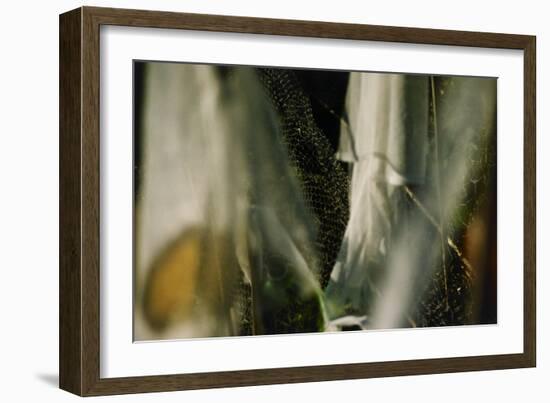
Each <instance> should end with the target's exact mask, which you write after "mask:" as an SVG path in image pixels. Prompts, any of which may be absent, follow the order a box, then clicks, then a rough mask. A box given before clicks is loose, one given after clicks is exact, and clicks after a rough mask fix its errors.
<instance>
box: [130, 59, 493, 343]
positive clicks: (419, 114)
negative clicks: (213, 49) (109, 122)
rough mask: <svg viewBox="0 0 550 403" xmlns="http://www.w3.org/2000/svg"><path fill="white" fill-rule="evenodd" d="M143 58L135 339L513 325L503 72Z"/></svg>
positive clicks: (137, 86)
mask: <svg viewBox="0 0 550 403" xmlns="http://www.w3.org/2000/svg"><path fill="white" fill-rule="evenodd" d="M133 63H134V65H133V74H134V77H133V87H134V88H133V91H134V94H133V95H134V97H133V99H134V104H133V119H134V121H133V125H134V138H133V144H134V146H133V154H134V155H133V163H134V166H133V178H134V179H133V180H134V181H133V187H134V211H133V237H134V259H133V260H134V312H133V323H134V329H133V333H134V340H135V341H149V340H172V339H187V338H207V337H220V336H221V337H229V336H255V335H256V336H259V335H281V334H296V333H317V332H343V331H373V330H389V329H400V328H427V327H442V326H466V325H489V324H496V323H497V258H496V256H497V246H496V245H497V239H496V238H497V194H496V193H497V192H496V189H497V164H496V161H497V136H496V132H497V127H496V110H497V109H496V108H497V79H496V78H494V77H469V76H468V77H467V76H442V75H429V74H407V73H388V72H358V71H333V70H330V71H329V70H316V69H292V68H279V67H277V68H273V67H249V66H225V65H206V64H190V63H174V62H161V61H138V60H135V61H134V62H133Z"/></svg>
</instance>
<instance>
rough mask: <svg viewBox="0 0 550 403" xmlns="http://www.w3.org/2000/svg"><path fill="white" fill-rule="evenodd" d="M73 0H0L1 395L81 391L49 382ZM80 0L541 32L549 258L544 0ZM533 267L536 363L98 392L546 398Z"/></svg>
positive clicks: (549, 123) (274, 398)
mask: <svg viewBox="0 0 550 403" xmlns="http://www.w3.org/2000/svg"><path fill="white" fill-rule="evenodd" d="M80 5H82V2H80V1H71V0H65V1H56V2H38V1H34V2H33V1H19V2H7V3H5V4H4V7H3V9H2V15H3V16H4V19H3V23H2V25H1V36H0V38H2V39H1V49H2V63H1V64H0V77H1V81H0V83H1V84H0V85H1V86H0V88H1V94H2V95H1V96H0V103H1V104H0V111H1V114H0V139H1V143H2V144H1V147H0V150H1V151H0V183H1V184H2V198H1V199H0V225H1V227H0V228H1V230H0V236H1V240H0V241H1V243H0V244H1V247H0V251H1V252H2V254H1V256H2V264H1V266H2V270H3V271H2V275H3V278H2V281H1V282H0V307H1V308H0V312H1V314H2V325H1V326H2V336H1V343H0V356H1V357H2V364H1V366H0V376H1V377H2V389H1V392H0V396H1V399H2V401H7V402H19V401H42V402H77V401H81V400H80V399H79V398H77V397H74V396H72V395H70V394H68V393H66V392H63V391H59V390H58V389H57V365H58V350H57V343H58V339H57V338H58V330H57V327H58V307H57V304H58V298H57V296H58V288H57V287H58V275H57V270H58V104H57V100H58V79H57V75H58V14H59V13H61V12H64V11H67V10H69V9H72V8H75V7H78V6H80ZM87 5H98V6H115V7H126V8H144V9H163V10H173V11H188V12H201V13H218V14H232V15H250V16H261V17H275V18H277V17H278V18H294V19H314V20H325V21H337V22H351V23H372V24H383V25H403V26H422V27H430V28H449V29H463V30H474V31H475V30H483V31H496V32H513V33H525V34H536V35H537V36H538V41H537V47H538V62H537V69H538V72H539V77H538V78H537V80H538V83H537V88H538V91H537V92H538V111H539V113H538V121H537V126H538V147H537V148H538V150H537V152H538V155H539V160H538V172H539V179H538V184H539V197H538V203H537V204H538V206H539V208H538V213H537V216H538V267H539V268H543V269H544V268H547V267H549V265H550V251H549V249H548V248H547V247H545V246H546V244H547V243H548V242H550V232H549V229H548V228H549V226H550V214H549V212H548V210H547V209H544V208H543V206H548V205H549V204H550V188H549V185H548V180H545V176H546V172H549V171H550V160H549V158H545V156H546V155H548V153H549V152H550V139H549V138H548V136H544V134H546V133H548V132H550V118H549V117H548V115H547V114H545V113H544V111H546V110H548V109H549V108H550V98H549V97H550V87H549V85H550V82H549V78H548V75H545V74H544V72H545V71H548V70H550V28H549V26H548V24H547V15H548V12H547V11H546V7H545V3H544V2H540V1H534V0H526V1H523V2H521V3H518V2H502V1H499V2H497V1H488V2H483V3H481V2H479V1H469V0H466V1H462V2H460V3H453V4H451V5H444V4H442V3H441V2H438V1H422V0H420V1H417V2H408V1H404V0H403V1H394V2H362V3H358V2H357V1H353V0H340V1H338V2H325V3H319V2H316V3H314V6H313V3H311V2H307V1H305V0H301V1H296V0H279V1H277V2H254V1H251V0H230V1H226V2H223V3H222V2H216V1H212V0H178V1H175V0H172V1H168V0H157V1H153V0H121V1H117V2H114V1H97V0H96V1H90V2H88V3H87ZM543 269H541V270H539V271H538V278H537V282H538V287H537V288H538V307H539V309H538V315H537V316H538V335H539V337H538V354H537V356H538V368H536V369H527V370H509V371H493V372H480V373H462V374H448V375H428V376H414V377H401V378H387V379H370V380H356V381H341V382H324V383H313V384H300V385H279V386H262V387H248V388H236V389H219V390H203V391H191V392H178V393H163V394H149V395H138V396H117V397H106V398H100V399H97V400H101V401H102V402H111V401H121V402H122V401H125V402H155V401H158V400H159V398H160V399H162V400H163V401H173V402H181V401H182V400H186V401H190V402H219V401H220V400H223V401H225V402H257V401H262V402H281V401H296V400H306V399H307V400H315V401H316V402H329V401H335V400H339V399H342V398H345V399H350V400H353V399H355V398H356V399H358V400H359V399H360V400H372V401H388V402H393V401H412V402H414V401H423V402H441V401H443V400H444V401H445V402H448V403H451V402H464V401H467V400H468V399H469V400H472V401H482V400H489V401H498V402H516V401H518V400H526V401H529V402H547V401H548V398H549V395H550V392H549V390H548V385H547V383H546V382H547V378H548V374H549V373H550V351H549V349H548V346H549V344H548V342H547V340H548V339H550V316H549V315H548V313H547V307H548V306H550V297H549V295H550V275H549V274H548V271H547V270H543Z"/></svg>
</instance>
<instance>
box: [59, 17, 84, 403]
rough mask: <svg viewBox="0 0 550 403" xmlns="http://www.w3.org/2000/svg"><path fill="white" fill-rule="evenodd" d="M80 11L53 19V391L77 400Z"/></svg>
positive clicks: (79, 341)
mask: <svg viewBox="0 0 550 403" xmlns="http://www.w3.org/2000/svg"><path fill="white" fill-rule="evenodd" d="M80 21H81V10H74V11H71V12H69V13H66V14H63V15H61V16H60V18H59V22H60V27H59V66H60V67H59V386H60V387H61V388H62V389H65V390H68V391H70V392H73V393H76V394H81V393H82V389H81V377H82V355H81V353H82V347H83V346H82V339H81V335H82V327H81V323H82V310H81V308H82V307H81V305H80V301H81V285H82V282H81V280H82V270H81V269H82V268H81V266H80V258H81V252H82V249H81V238H80V236H81V229H82V228H81V222H80V217H81V205H80V197H81V193H80V192H81V176H80V156H81V152H80V150H81V117H80V111H81V110H82V104H81V98H80V83H81V76H82V64H81V54H82V49H81V41H80Z"/></svg>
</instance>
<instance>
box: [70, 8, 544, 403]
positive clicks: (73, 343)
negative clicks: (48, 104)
mask: <svg viewBox="0 0 550 403" xmlns="http://www.w3.org/2000/svg"><path fill="white" fill-rule="evenodd" d="M101 25H123V26H133V27H155V28H175V29H186V30H202V31H216V32H240V33H253V34H270V35H289V36H302V37H319V38H338V39H354V40H370V41H383V42H405V43H421V44H436V45H460V46H474V47H482V48H505V49H520V50H523V52H524V133H523V136H524V291H523V292H524V350H523V353H521V354H505V355H491V356H476V357H456V358H441V359H422V360H410V361H393V362H375V363H362V364H344V365H324V366H308V367H292V368H277V369H257V370H247V371H229V372H210V373H195V374H174V375H158V376H140V377H127V378H101V377H100V371H99V368H100V362H99V360H100V359H99V348H100V346H99V334H100V333H99V331H100V329H99V326H100V318H99V285H100V283H99V239H100V231H99V178H100V172H99V71H100V65H99V51H100V49H99V32H100V29H99V28H100V26H101ZM59 40H60V59H59V62H60V80H59V82H60V83H59V84H60V86H59V91H60V121H59V124H60V128H59V130H60V214H59V216H60V251H59V259H60V273H59V285H60V288H59V302H60V308H59V310H60V312H59V319H60V324H59V326H60V330H59V332H60V343H59V367H60V374H59V375H60V376H59V380H60V387H61V388H62V389H65V390H67V391H69V392H72V393H75V394H77V395H81V396H92V395H110V394H120V393H137V392H157V391H169V390H184V389H198V388H215V387H229V386H245V385H260V384H277V383H294V382H310V381H326V380H341V379H356V378H370V377H387V376H400V375H414V374H433V373H447V372H459V371H480V370H496V369H506V368H525V367H534V366H535V365H536V347H535V346H536V313H535V309H536V308H535V302H536V295H535V274H536V273H535V272H536V262H535V254H536V242H535V241H536V238H535V237H536V229H535V228H536V222H535V207H536V206H535V203H536V200H535V196H536V188H535V186H536V184H535V181H536V172H535V166H536V162H535V120H536V119H535V112H536V94H535V89H536V85H535V75H536V66H535V60H536V56H535V54H536V45H535V44H536V41H535V37H534V36H526V35H509V34H496V33H482V32H461V31H447V30H436V29H419V28H401V27H389V26H374V25H356V24H338V23H328V22H313V21H294V20H275V19H264V18H249V17H228V16H218V15H201V14H183V13H172V12H159V11H143V10H121V9H109V8H95V7H82V8H78V9H75V10H73V11H69V12H67V13H65V14H62V15H61V16H60V38H59ZM518 135H519V133H518Z"/></svg>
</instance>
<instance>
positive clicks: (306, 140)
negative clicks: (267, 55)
mask: <svg viewBox="0 0 550 403" xmlns="http://www.w3.org/2000/svg"><path fill="white" fill-rule="evenodd" d="M258 75H259V77H260V80H261V82H262V84H263V86H264V88H265V89H266V92H267V93H268V96H269V98H270V100H271V101H272V102H273V105H274V107H275V109H276V111H277V113H278V115H279V119H280V124H281V129H282V138H281V141H282V142H283V144H284V145H285V146H286V148H287V151H288V155H289V160H290V163H291V164H292V166H293V168H294V169H295V172H296V176H297V177H298V180H299V182H300V184H301V187H302V191H303V195H304V198H305V201H306V204H307V205H308V206H309V207H310V209H311V211H312V212H313V216H314V219H315V221H316V222H315V224H316V226H317V239H316V245H317V249H318V256H319V269H318V273H317V275H318V278H319V282H320V284H321V287H322V288H324V287H325V286H326V285H327V283H328V280H329V277H330V273H331V271H332V268H333V266H334V263H335V261H336V257H337V254H338V250H339V249H340V244H341V243H342V239H343V236H344V232H345V229H346V225H347V221H348V218H349V200H348V195H349V178H348V175H347V172H346V171H345V169H344V167H343V166H342V164H341V163H340V162H339V161H337V160H336V158H335V156H334V149H333V148H332V146H331V143H330V141H329V139H328V137H327V135H326V134H325V133H323V131H322V130H321V129H320V128H319V127H318V126H317V124H316V122H315V118H314V115H313V110H312V104H311V99H310V97H309V96H308V95H307V94H306V92H305V91H304V89H303V88H302V85H301V83H300V81H299V79H298V77H297V74H296V72H295V71H293V70H286V69H284V70H283V69H272V68H262V69H258Z"/></svg>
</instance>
